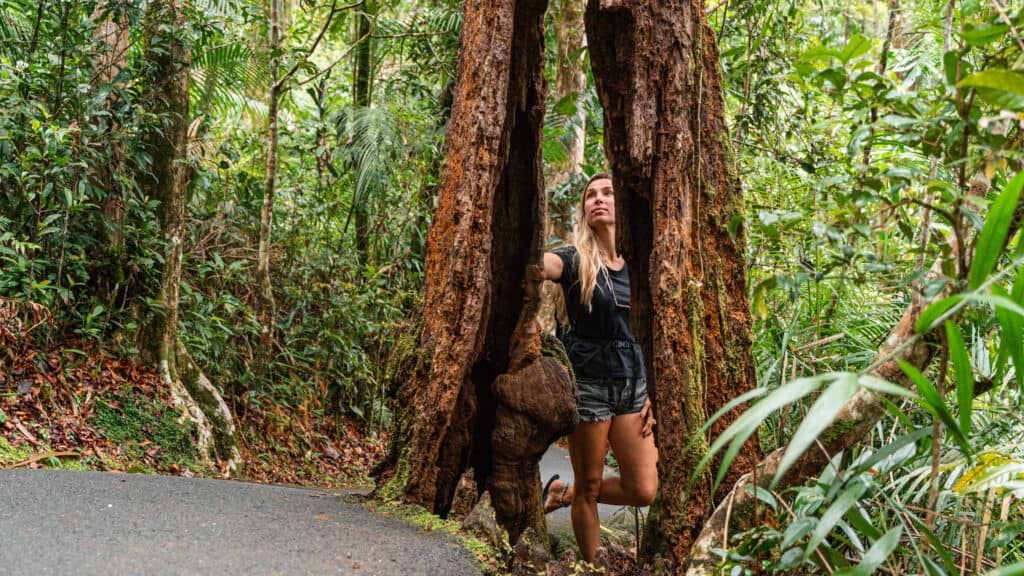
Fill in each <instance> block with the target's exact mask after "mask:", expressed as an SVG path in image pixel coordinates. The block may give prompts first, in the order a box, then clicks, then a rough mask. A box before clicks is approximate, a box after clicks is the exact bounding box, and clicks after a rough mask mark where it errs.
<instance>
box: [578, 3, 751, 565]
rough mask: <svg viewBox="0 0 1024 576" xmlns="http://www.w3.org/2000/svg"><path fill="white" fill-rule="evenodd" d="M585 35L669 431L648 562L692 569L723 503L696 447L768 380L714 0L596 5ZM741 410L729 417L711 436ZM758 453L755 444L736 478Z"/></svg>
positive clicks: (641, 322) (638, 304)
mask: <svg viewBox="0 0 1024 576" xmlns="http://www.w3.org/2000/svg"><path fill="white" fill-rule="evenodd" d="M586 25H587V36H588V45H589V46H590V54H591V62H592V65H593V69H594V77H595V80H596V82H597V88H598V93H599V94H600V97H601V104H602V105H603V107H604V116H605V151H606V155H607V157H608V159H609V162H610V164H611V167H612V171H613V173H614V175H615V187H616V211H617V213H618V214H619V221H618V226H617V230H618V234H619V245H620V247H621V250H622V252H623V253H624V255H625V258H626V260H627V261H628V262H629V264H630V281H631V283H632V287H633V307H632V316H633V323H634V324H633V326H634V331H635V333H636V335H637V338H638V339H639V340H640V343H641V345H642V347H643V350H644V354H645V357H646V358H647V362H648V371H647V374H648V378H649V380H650V381H651V386H650V389H651V391H652V397H653V401H654V407H655V413H656V416H657V421H658V433H657V444H658V449H659V464H658V468H659V470H658V471H659V476H660V479H661V486H662V489H661V497H660V498H659V500H658V502H657V503H656V504H655V507H654V508H655V509H654V511H653V512H654V513H653V515H652V516H653V518H652V520H653V521H651V522H649V523H648V526H649V527H651V528H653V531H652V533H650V534H649V537H648V539H647V541H648V543H649V544H651V545H652V548H649V549H648V550H647V551H646V553H648V554H650V553H655V552H656V553H661V554H665V555H666V556H667V557H668V558H669V559H670V560H672V561H673V562H674V563H676V565H680V564H681V563H682V562H683V561H685V559H686V557H687V554H688V552H689V548H690V544H691V542H692V541H693V539H694V537H695V536H696V535H697V533H698V532H699V531H700V529H701V526H702V525H703V523H704V520H705V518H706V517H707V515H708V512H709V510H710V509H711V508H712V507H713V506H714V504H715V503H717V502H718V500H719V499H720V497H721V491H719V492H714V491H712V480H711V478H710V475H709V474H704V475H702V476H701V477H700V478H698V479H697V480H696V482H695V483H694V484H692V485H691V484H690V477H691V474H692V473H693V470H694V468H695V466H696V464H697V462H698V461H699V460H700V459H701V457H702V456H703V455H704V454H705V453H706V450H707V447H708V438H697V439H696V441H694V442H692V443H691V440H693V439H694V436H695V435H696V434H697V433H698V432H699V430H700V429H701V427H702V426H703V425H704V423H705V421H706V419H707V417H708V415H710V414H712V413H714V412H715V411H717V410H718V409H719V408H721V407H722V406H723V405H724V404H725V403H727V402H728V401H729V400H730V399H732V398H733V397H735V396H737V395H739V394H742V393H743V392H745V391H747V390H750V389H751V388H752V387H753V386H754V384H755V377H754V369H753V359H752V357H751V354H750V344H751V337H750V315H749V308H748V304H747V293H746V267H745V262H744V256H745V254H744V247H745V232H744V228H743V197H742V194H741V191H740V186H739V180H738V178H737V176H736V173H735V171H734V167H733V158H732V155H731V150H730V142H729V137H728V133H727V129H726V125H725V121H724V118H723V100H722V87H721V81H720V73H719V68H718V66H719V64H718V50H717V48H716V45H715V38H714V35H713V33H712V31H711V29H710V28H709V27H708V26H707V25H706V23H705V18H704V12H703V1H702V0H618V1H615V0H590V2H589V4H588V6H587V13H586ZM737 414H738V411H736V412H734V413H733V414H730V415H727V416H726V417H724V418H722V419H720V420H718V421H717V422H716V423H715V424H714V425H713V426H712V427H711V431H710V437H711V438H713V437H714V436H716V435H718V434H720V433H721V431H722V430H724V429H725V427H727V426H728V425H729V424H731V423H732V422H733V421H734V420H735V416H736V415H737ZM758 456H759V448H758V446H757V444H756V442H755V441H754V440H753V439H752V440H751V441H750V442H748V443H747V445H745V446H744V447H743V449H742V450H741V452H740V453H739V454H738V455H737V457H736V459H735V460H734V461H733V464H732V467H731V469H730V472H729V475H728V477H727V478H726V482H727V483H728V484H729V485H731V484H732V483H733V482H734V481H735V480H736V479H737V478H738V477H739V476H740V475H741V474H743V473H744V472H747V471H749V470H750V469H751V468H752V466H753V465H754V463H756V462H757V460H758ZM716 464H717V462H716ZM658 531H660V534H659V533H658Z"/></svg>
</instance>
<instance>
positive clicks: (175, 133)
mask: <svg viewBox="0 0 1024 576" xmlns="http://www.w3.org/2000/svg"><path fill="white" fill-rule="evenodd" d="M146 24H147V40H148V42H147V46H146V51H145V57H146V59H147V61H148V63H149V65H150V67H151V68H150V72H151V74H152V75H151V76H150V78H149V83H148V85H149V87H150V90H149V94H148V98H147V100H148V102H149V105H150V106H151V107H152V109H153V110H154V112H157V113H158V114H159V116H160V117H161V118H163V119H164V122H163V125H162V126H160V127H159V129H157V128H154V129H152V130H150V131H149V132H148V133H147V134H146V136H145V142H144V145H145V147H146V149H147V151H148V152H149V154H150V155H151V156H152V158H153V164H152V169H151V171H150V172H148V173H146V174H144V175H143V176H142V178H141V181H142V186H143V189H144V191H145V192H146V193H147V194H148V196H149V197H150V198H152V199H155V200H157V201H158V205H157V209H156V216H157V220H158V222H159V224H160V230H161V233H162V236H163V239H164V242H165V244H166V248H165V252H164V264H163V271H162V277H161V282H160V292H159V295H158V298H157V299H158V301H159V303H160V309H159V310H158V311H157V312H155V313H154V314H152V316H151V318H150V319H149V321H148V323H147V325H146V326H145V328H144V329H143V330H141V331H140V338H141V342H140V345H139V349H140V350H141V351H142V354H143V357H144V359H145V360H147V361H148V362H149V363H150V364H152V365H155V366H156V367H157V369H158V371H159V373H160V377H161V379H162V380H163V382H164V383H165V384H166V385H167V386H168V387H169V388H170V390H171V392H172V394H173V396H174V398H175V400H176V401H177V402H178V403H179V405H180V406H181V407H182V408H183V409H184V410H185V412H186V414H187V415H188V417H189V418H191V419H192V420H193V421H194V422H195V423H196V426H197V428H198V441H199V442H198V444H199V450H200V455H201V456H202V457H203V459H204V460H205V461H207V462H208V463H214V462H216V463H218V464H219V465H220V466H221V468H222V469H223V470H224V471H225V473H230V472H231V471H233V470H234V469H235V468H236V467H237V464H238V458H239V455H238V448H237V446H236V444H235V428H234V420H233V418H232V416H231V412H230V411H229V410H228V407H227V405H226V404H225V403H224V400H223V399H222V398H221V397H220V394H219V393H218V392H217V390H216V388H215V387H214V386H213V385H212V384H211V383H210V381H209V380H208V379H207V378H206V377H205V376H204V375H203V373H202V372H201V371H200V370H199V369H198V367H197V366H196V365H195V363H194V362H193V361H192V359H191V358H190V357H189V355H188V353H187V351H186V350H185V347H184V346H183V345H182V344H181V341H180V340H179V338H178V331H177V330H178V300H179V294H180V284H181V261H182V252H183V247H184V236H185V232H186V231H185V188H186V186H187V184H188V182H187V180H188V170H187V160H188V158H187V154H188V125H189V101H188V86H189V56H190V50H189V46H188V45H187V44H186V43H185V42H184V41H183V40H182V37H181V33H180V32H179V30H180V29H181V27H182V26H183V24H184V16H183V14H182V12H181V9H180V8H179V7H178V5H177V4H176V3H175V2H174V0H162V1H153V2H150V4H149V6H148V7H147V14H146Z"/></svg>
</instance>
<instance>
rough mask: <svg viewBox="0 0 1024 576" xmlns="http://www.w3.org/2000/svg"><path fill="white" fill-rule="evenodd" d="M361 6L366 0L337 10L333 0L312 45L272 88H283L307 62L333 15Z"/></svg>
mask: <svg viewBox="0 0 1024 576" xmlns="http://www.w3.org/2000/svg"><path fill="white" fill-rule="evenodd" d="M363 4H366V0H359V1H358V2H353V3H352V4H346V5H345V6H342V7H341V8H338V0H333V1H332V2H331V10H330V11H329V12H328V13H327V20H325V21H324V25H323V26H321V27H320V31H319V32H317V35H316V38H315V39H313V45H312V46H310V47H309V52H307V53H306V55H305V56H304V57H303V58H302V59H300V60H299V61H298V62H296V63H295V64H292V67H291V68H289V69H288V71H287V72H285V73H284V75H283V76H281V79H280V80H278V81H277V83H275V84H274V88H276V89H280V88H281V87H282V86H284V83H285V81H287V80H288V79H289V78H291V77H292V75H294V74H295V72H296V71H298V69H299V66H302V65H303V64H304V63H305V62H306V60H309V57H310V56H312V55H313V53H314V52H316V48H317V46H319V45H320V41H321V40H323V38H324V34H326V33H327V29H328V28H330V26H331V21H332V20H333V19H334V15H335V14H337V13H338V12H344V11H346V10H352V9H353V8H358V7H359V6H362V5H363ZM362 40H363V39H362V38H360V39H359V42H361V41H362ZM359 42H356V44H358V43H359ZM351 50H352V49H351V48H349V50H346V51H345V53H346V54H348V52H350V51H351ZM333 66H334V64H332V65H331V67H333ZM307 81H308V79H307Z"/></svg>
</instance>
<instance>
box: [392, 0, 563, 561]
mask: <svg viewBox="0 0 1024 576" xmlns="http://www.w3.org/2000/svg"><path fill="white" fill-rule="evenodd" d="M545 8H546V1H545V0H501V1H498V2H484V1H483V0H468V1H467V2H466V5H465V17H464V21H463V27H462V38H461V49H460V56H459V68H458V80H457V83H456V87H455V92H454V103H453V107H452V114H451V118H450V120H449V123H448V132H447V141H446V150H445V151H446V158H447V159H446V164H445V169H444V174H443V176H442V182H441V189H440V198H439V202H438V207H437V211H436V214H435V216H434V222H433V225H432V226H431V229H430V233H429V237H428V245H427V258H426V278H425V296H424V307H423V314H422V324H421V330H419V332H418V334H416V335H415V336H414V337H413V338H412V339H411V341H410V342H409V343H408V345H407V346H406V347H405V349H404V350H403V351H402V352H400V356H401V359H400V360H399V364H402V363H403V362H404V368H399V369H397V370H395V371H394V372H392V380H393V381H397V382H399V383H401V385H402V389H401V393H400V398H399V401H400V404H399V405H400V406H404V407H405V408H404V410H402V412H401V415H400V417H399V421H398V424H397V427H396V429H395V432H393V439H394V441H393V443H392V447H391V450H390V454H389V458H388V460H387V461H386V464H385V466H384V467H383V468H382V470H381V471H380V472H379V474H378V490H377V495H378V496H381V497H385V498H389V497H397V498H401V499H404V500H405V501H407V502H412V503H416V504H420V505H422V506H424V507H426V508H427V509H429V510H432V511H434V512H437V513H439V514H442V515H444V514H445V513H446V512H447V510H448V509H449V507H450V506H451V502H452V496H453V493H454V491H455V488H456V485H457V483H458V480H459V478H460V476H461V475H462V473H463V472H464V471H465V470H467V469H468V468H473V469H474V471H475V478H476V481H477V484H478V486H480V489H481V490H483V489H487V490H490V492H491V494H492V497H493V500H494V508H495V511H496V513H497V517H498V520H499V522H500V523H501V524H502V525H503V526H505V527H506V528H507V529H508V530H509V532H510V535H511V538H512V539H513V541H514V540H515V539H516V538H518V536H519V535H520V534H521V533H522V532H523V531H524V530H525V528H526V527H534V528H535V529H536V528H538V527H539V528H540V530H537V533H544V532H543V531H542V530H543V526H544V524H543V522H544V517H543V514H542V511H541V502H540V486H539V481H540V477H539V470H538V467H537V463H538V462H539V460H540V456H541V455H542V454H543V452H544V450H546V449H547V446H548V445H549V443H550V442H552V441H553V440H554V439H555V438H557V437H558V436H559V435H561V434H564V433H565V432H566V431H567V429H568V428H569V427H571V426H572V425H573V424H574V418H575V400H574V398H573V394H572V389H571V386H570V384H569V380H568V376H567V375H566V373H565V371H564V370H563V369H562V368H561V367H560V366H557V365H555V364H552V360H551V359H549V358H541V346H540V336H539V333H538V332H537V331H536V330H535V329H534V322H535V319H536V315H537V308H538V307H539V293H540V290H539V287H540V282H541V276H540V265H541V262H542V260H541V258H542V250H543V221H544V218H543V216H544V207H545V201H544V187H543V184H542V167H541V161H542V154H541V133H542V121H543V115H544V97H545V91H546V86H545V82H544V77H543V65H544V62H543V37H544V36H543V32H544V31H543V16H544V10H545Z"/></svg>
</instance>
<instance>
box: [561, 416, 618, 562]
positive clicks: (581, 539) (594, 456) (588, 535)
mask: <svg viewBox="0 0 1024 576" xmlns="http://www.w3.org/2000/svg"><path fill="white" fill-rule="evenodd" d="M611 425H612V424H611V421H608V420H606V421H604V422H581V423H580V425H579V426H577V427H576V431H575V432H573V433H572V435H570V436H569V459H570V460H571V461H572V472H573V476H574V484H573V498H572V514H571V515H572V531H573V532H574V533H575V534H576V545H577V546H579V547H580V556H581V557H582V559H583V560H586V561H587V562H593V561H594V552H595V551H596V550H597V548H598V546H600V545H601V520H600V518H598V515H597V501H598V498H599V497H600V495H601V491H602V482H601V476H602V474H603V473H604V456H605V453H606V452H607V450H608V430H609V429H610V428H611Z"/></svg>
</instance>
